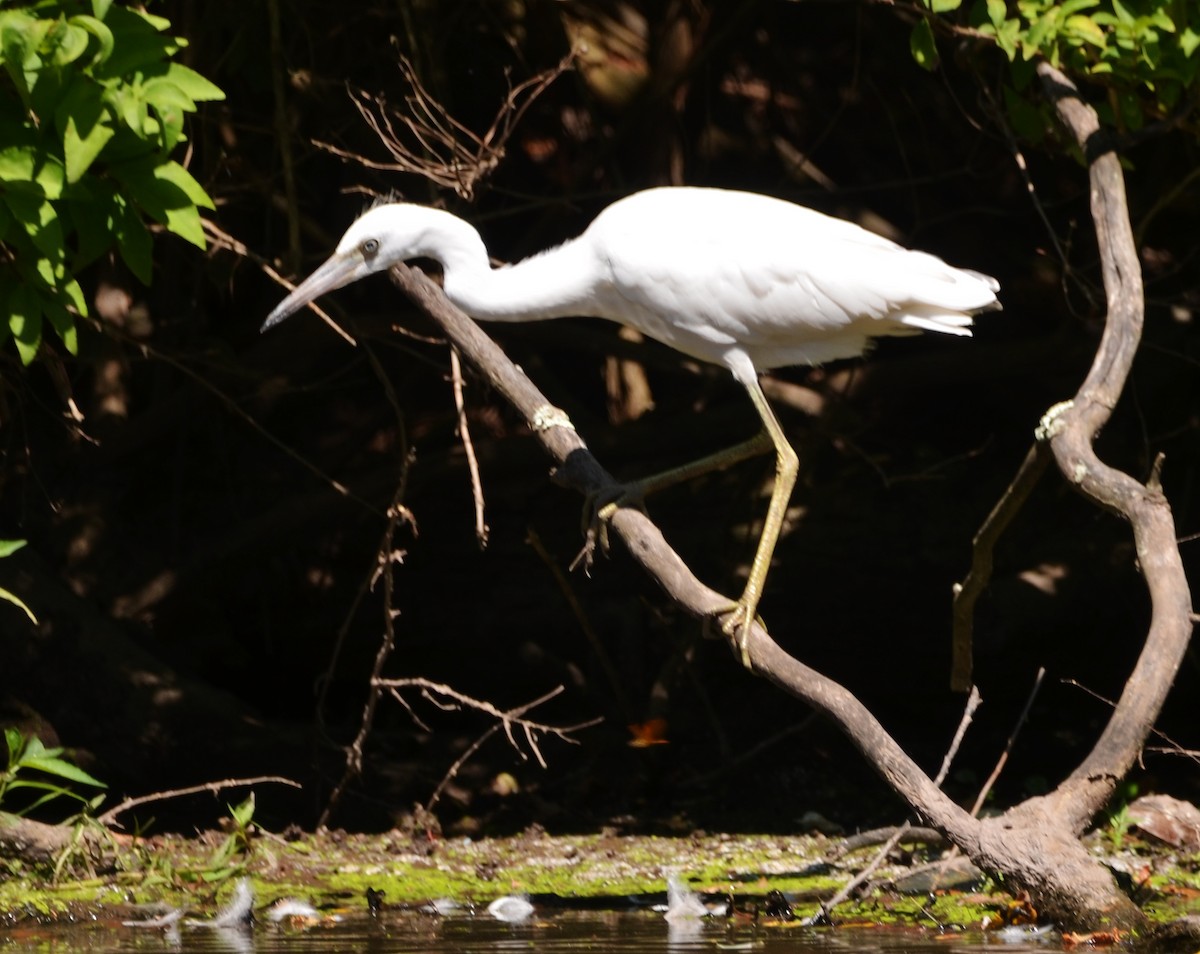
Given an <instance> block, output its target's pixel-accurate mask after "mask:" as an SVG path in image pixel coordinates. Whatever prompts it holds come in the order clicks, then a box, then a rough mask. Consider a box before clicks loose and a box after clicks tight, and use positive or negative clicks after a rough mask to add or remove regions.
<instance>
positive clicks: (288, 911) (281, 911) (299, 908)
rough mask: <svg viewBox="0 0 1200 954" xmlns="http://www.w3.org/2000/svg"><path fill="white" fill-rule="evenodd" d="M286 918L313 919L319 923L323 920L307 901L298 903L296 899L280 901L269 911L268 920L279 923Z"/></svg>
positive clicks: (319, 913)
mask: <svg viewBox="0 0 1200 954" xmlns="http://www.w3.org/2000/svg"><path fill="white" fill-rule="evenodd" d="M284 918H311V919H312V920H314V921H319V920H320V919H321V912H320V911H318V910H317V909H316V908H314V907H313V906H312V905H311V904H309V903H308V902H307V901H297V900H296V899H295V898H283V899H282V900H280V901H276V902H275V903H274V904H273V905H271V907H270V908H268V909H267V920H269V921H273V922H275V923H278V922H280V921H282V920H283V919H284Z"/></svg>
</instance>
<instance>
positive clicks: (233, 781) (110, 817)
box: [96, 775, 304, 825]
mask: <svg viewBox="0 0 1200 954" xmlns="http://www.w3.org/2000/svg"><path fill="white" fill-rule="evenodd" d="M265 782H273V783H275V784H277V785H288V786H290V787H291V788H303V787H304V786H302V785H301V784H300V783H299V782H297V781H296V780H295V779H290V778H284V777H283V776H282V775H256V776H254V777H253V778H226V779H221V781H219V782H205V783H204V784H203V785H191V786H188V787H187V788H172V789H168V790H167V791H164V792H152V793H151V794H149V795H137V796H135V797H133V798H127V799H125V800H124V801H123V802H119V803H118V804H116V805H114V806H113V807H112V808H110V809H109V810H108V811H106V812H105V813H104V814H103V815H98V816H96V821H98V822H99V823H100V824H101V825H113V824H115V823H116V818H117V816H118V815H123V814H124V813H125V812H127V811H129V810H130V809H131V808H136V807H137V806H138V805H148V804H152V803H154V802H165V801H167V800H168V799H172V798H183V797H184V796H185V795H197V794H199V793H200V792H211V793H213V794H216V793H217V792H219V791H222V790H223V789H226V788H242V787H244V786H246V785H261V784H263V783H265Z"/></svg>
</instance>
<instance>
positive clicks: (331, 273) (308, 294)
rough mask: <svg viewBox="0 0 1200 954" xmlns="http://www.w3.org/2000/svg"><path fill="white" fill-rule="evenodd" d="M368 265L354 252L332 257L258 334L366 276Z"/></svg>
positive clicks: (293, 292)
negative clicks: (313, 302)
mask: <svg viewBox="0 0 1200 954" xmlns="http://www.w3.org/2000/svg"><path fill="white" fill-rule="evenodd" d="M365 265H366V263H365V262H363V260H362V257H361V256H359V255H358V254H356V253H355V252H350V253H348V254H345V253H343V254H339V255H333V256H332V257H330V258H329V260H328V261H326V262H325V264H323V265H322V266H321V267H320V268H318V269H317V270H316V271H315V272H313V273H312V274H311V275H309V276H308V278H306V279H304V281H302V282H301V283H300V284H299V285H297V286H296V287H295V288H294V289H293V290H292V293H291V294H290V295H288V296H287V298H285V299H284V300H283V301H281V302H280V303H279V304H278V305H276V306H275V310H274V311H272V312H271V313H270V314H269V315H267V320H266V321H264V322H263V326H262V328H260V329H259V331H266V330H267V329H268V328H270V327H272V326H273V325H277V324H279V322H281V321H283V319H284V318H287V317H288V316H289V315H291V314H293V313H295V312H297V311H299V310H300V309H301V308H303V307H304V306H305V305H307V304H308V303H309V302H311V301H314V300H316V299H317V298H320V297H321V296H322V295H324V294H325V293H326V292H331V291H333V290H334V289H335V288H341V287H342V286H343V285H349V284H350V283H351V282H352V281H354V280H355V279H358V278H362V277H363V275H365V274H367V270H366V268H365Z"/></svg>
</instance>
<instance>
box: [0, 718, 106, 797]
mask: <svg viewBox="0 0 1200 954" xmlns="http://www.w3.org/2000/svg"><path fill="white" fill-rule="evenodd" d="M4 741H5V743H6V744H7V747H8V765H7V766H6V767H5V769H4V771H2V772H0V805H4V802H5V799H6V798H7V797H8V796H9V795H11V794H12V793H13V792H15V791H18V790H20V789H28V790H30V791H33V792H40V793H41V794H40V795H39V796H38V797H36V798H35V799H34V800H33V802H31V803H30V804H28V805H24V806H22V808H21V809H20V810H19V811H17V812H16V814H18V815H26V814H28V813H29V812H31V811H33V810H34V809H36V808H39V807H41V806H42V805H44V804H45V803H46V802H48V801H51V800H52V799H55V798H59V797H65V798H72V799H75V800H76V801H79V802H82V803H84V804H85V805H90V804H92V802H91V800H90V799H88V798H86V797H85V796H83V795H80V794H79V793H78V792H76V791H74V790H73V789H72V788H70V787H69V785H70V784H75V785H91V786H93V787H95V788H105V787H106V786H105V784H104V783H103V782H101V781H98V780H96V779H94V778H92V776H91V775H89V774H88V773H87V772H85V771H84V770H83V769H81V768H80V767H79V766H78V765H74V764H73V763H71V762H69V761H67V760H66V759H64V758H63V757H62V755H63V751H64V750H63V749H61V748H54V749H48V748H46V747H45V746H44V745H43V744H42V741H41V740H40V739H38V738H36V737H27V736H24V735H22V734H21V733H20V732H19V731H17V730H16V729H11V728H10V729H5V730H4ZM30 772H34V773H36V774H35V775H33V776H32V777H30ZM64 783H66V784H64ZM6 810H7V809H6Z"/></svg>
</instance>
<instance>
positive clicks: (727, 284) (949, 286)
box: [584, 189, 995, 369]
mask: <svg viewBox="0 0 1200 954" xmlns="http://www.w3.org/2000/svg"><path fill="white" fill-rule="evenodd" d="M584 240H585V241H586V242H587V243H588V244H589V246H590V247H591V249H592V251H593V253H594V254H595V255H597V256H598V257H600V258H601V259H602V260H603V262H604V263H605V265H606V268H607V272H608V275H609V277H610V282H611V287H610V288H609V289H608V291H607V294H606V295H605V296H603V297H602V301H601V308H600V309H598V313H600V314H602V315H603V316H604V317H608V318H612V319H615V320H617V321H622V322H624V323H625V324H629V325H632V326H633V327H636V328H638V329H639V330H641V331H643V332H645V333H646V334H648V335H650V336H651V337H654V338H657V339H658V340H660V341H663V342H665V343H666V344H669V345H671V346H673V347H675V348H678V349H679V350H681V351H684V352H686V353H688V354H692V355H694V356H696V357H699V358H703V359H705V360H708V361H714V362H717V363H725V355H726V353H727V351H728V350H729V349H730V348H738V349H740V350H743V351H745V352H746V353H747V354H749V355H750V356H751V358H752V360H753V361H754V363H755V365H756V366H757V367H759V368H760V369H761V368H766V367H777V366H780V365H785V364H796V363H819V362H821V361H827V360H831V359H832V358H837V357H847V356H850V355H854V354H859V353H861V351H862V350H863V347H864V346H865V344H866V342H867V339H868V338H869V337H871V336H875V335H886V334H903V333H906V332H907V333H911V332H912V331H914V330H916V329H918V328H925V329H929V330H939V331H949V332H952V333H968V332H966V328H967V327H968V326H969V325H970V317H969V316H970V313H971V312H972V311H976V310H979V309H981V308H985V307H988V306H989V305H991V304H992V303H993V302H994V301H995V295H994V284H995V283H994V282H991V280H990V279H987V278H986V277H984V276H980V275H977V274H975V273H971V272H966V271H962V270H960V269H955V268H951V267H950V266H949V265H947V264H946V263H944V262H942V261H941V260H940V259H938V258H936V257H935V256H932V255H927V254H925V253H922V252H912V251H908V250H906V249H904V248H902V247H901V246H899V245H896V244H895V243H893V242H890V241H888V240H887V239H884V238H882V237H880V236H878V235H875V234H873V233H871V232H868V231H866V230H865V229H861V228H859V227H858V226H856V225H854V224H852V223H849V222H846V221H843V220H841V219H835V218H831V217H829V216H825V215H822V214H820V213H818V212H814V211H813V210H811V209H806V208H804V207H802V206H797V205H793V204H791V203H788V202H783V201H780V200H777V199H771V198H768V197H765V196H760V195H754V194H749V193H741V192H726V191H722V190H713V189H659V190H650V191H648V192H642V193H637V194H636V195H633V196H630V197H629V198H627V199H624V200H622V201H621V202H617V203H615V204H614V205H612V206H610V207H609V208H608V209H606V210H605V211H604V213H602V214H601V215H600V216H599V217H598V218H597V219H596V220H595V222H594V223H593V224H592V226H591V227H590V228H589V229H588V231H587V232H586V233H585V235H584Z"/></svg>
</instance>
